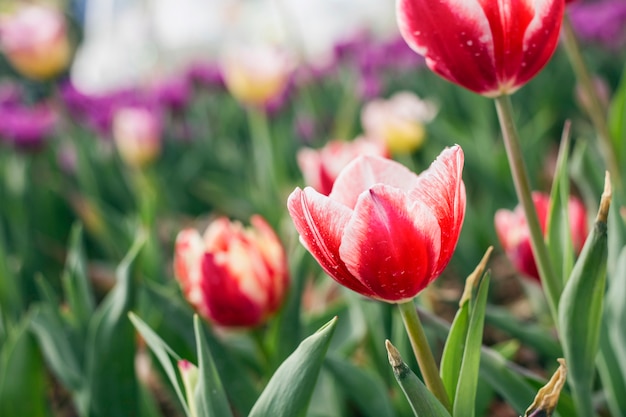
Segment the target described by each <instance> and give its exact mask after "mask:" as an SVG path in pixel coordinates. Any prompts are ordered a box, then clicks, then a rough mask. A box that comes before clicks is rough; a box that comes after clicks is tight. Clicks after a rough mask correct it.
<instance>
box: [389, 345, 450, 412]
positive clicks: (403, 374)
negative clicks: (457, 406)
mask: <svg viewBox="0 0 626 417" xmlns="http://www.w3.org/2000/svg"><path fill="white" fill-rule="evenodd" d="M385 345H386V346H387V352H388V354H389V363H390V364H391V367H392V368H393V374H394V375H395V377H396V380H397V381H398V384H400V388H402V391H403V392H404V395H405V396H406V398H407V400H408V401H409V403H410V404H411V409H412V410H413V414H414V415H415V416H416V417H450V413H448V410H446V408H445V407H444V406H443V404H441V403H440V402H439V400H438V399H437V398H436V397H435V396H434V395H433V394H432V393H431V392H430V391H429V390H428V388H426V385H424V383H423V382H422V381H421V380H420V379H419V378H418V377H417V375H415V374H414V373H413V371H411V369H410V368H409V367H408V366H407V364H406V363H404V361H403V360H402V357H401V356H400V352H398V350H397V349H396V348H395V347H394V346H393V345H392V344H391V342H390V341H389V340H387V341H385Z"/></svg>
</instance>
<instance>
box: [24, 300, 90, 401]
mask: <svg viewBox="0 0 626 417" xmlns="http://www.w3.org/2000/svg"><path fill="white" fill-rule="evenodd" d="M30 328H31V331H32V332H33V334H34V335H35V337H36V338H37V341H38V343H39V347H40V349H41V352H42V354H43V356H44V357H45V359H46V362H47V363H48V366H50V368H51V369H52V371H53V372H54V374H55V375H56V377H57V378H58V379H59V381H61V383H62V384H63V385H64V386H65V388H67V389H68V390H70V391H74V392H78V391H80V390H82V389H83V388H85V375H84V371H83V369H81V366H80V363H81V359H82V358H79V357H77V354H78V350H77V349H76V348H75V346H73V345H72V343H71V341H70V338H69V337H68V331H67V328H66V327H65V326H64V325H63V322H62V319H61V317H60V315H59V313H58V311H57V309H56V308H55V307H53V306H52V305H50V304H43V305H40V306H37V307H36V308H34V309H33V318H32V320H31V322H30Z"/></svg>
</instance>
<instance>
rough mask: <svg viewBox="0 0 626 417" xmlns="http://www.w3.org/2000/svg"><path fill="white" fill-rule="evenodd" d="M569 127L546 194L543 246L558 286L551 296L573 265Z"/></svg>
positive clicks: (557, 291) (559, 289) (558, 289)
mask: <svg viewBox="0 0 626 417" xmlns="http://www.w3.org/2000/svg"><path fill="white" fill-rule="evenodd" d="M569 131H570V123H569V122H567V123H566V125H565V127H564V129H563V135H562V137H561V146H560V148H559V156H558V159H557V163H556V170H555V173H554V182H553V183H552V191H551V192H550V207H549V209H548V218H547V224H546V245H547V247H548V252H549V254H550V259H551V260H552V265H553V267H554V269H555V271H554V272H555V273H556V276H557V277H559V278H560V281H559V282H556V283H554V289H553V291H555V294H561V293H562V292H563V285H564V283H565V282H566V281H567V278H568V277H569V275H570V273H571V271H572V268H573V265H574V247H573V244H572V234H571V231H570V230H571V227H570V218H569V175H568V156H569V148H570V147H569V144H570V134H569Z"/></svg>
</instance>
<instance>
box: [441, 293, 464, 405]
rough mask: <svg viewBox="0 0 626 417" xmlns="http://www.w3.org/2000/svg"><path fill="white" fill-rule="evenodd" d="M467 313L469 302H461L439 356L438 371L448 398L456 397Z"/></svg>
mask: <svg viewBox="0 0 626 417" xmlns="http://www.w3.org/2000/svg"><path fill="white" fill-rule="evenodd" d="M469 314H470V306H469V303H468V302H466V303H463V305H462V306H461V307H460V308H459V309H458V310H457V312H456V315H455V316H454V320H453V321H452V325H451V327H450V333H448V338H447V339H446V344H445V346H444V349H443V354H442V356H441V366H440V370H439V372H440V374H441V380H442V381H443V385H444V387H446V392H447V393H448V397H450V398H455V397H456V390H457V385H458V383H459V374H460V373H461V364H462V362H463V351H464V350H465V341H466V339H467V331H468V328H469Z"/></svg>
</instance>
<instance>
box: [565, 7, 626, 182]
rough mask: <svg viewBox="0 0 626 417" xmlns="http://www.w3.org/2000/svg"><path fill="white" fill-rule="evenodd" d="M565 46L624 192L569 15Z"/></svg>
mask: <svg viewBox="0 0 626 417" xmlns="http://www.w3.org/2000/svg"><path fill="white" fill-rule="evenodd" d="M562 35H563V46H564V48H565V52H566V53H567V56H568V58H569V60H570V63H571V65H572V69H573V70H574V74H575V75H576V79H577V81H578V84H579V85H580V87H581V88H582V89H583V92H584V94H585V96H586V98H587V99H588V100H589V108H588V109H586V110H587V111H588V113H589V118H590V119H591V123H592V124H593V127H594V129H595V130H596V133H597V134H598V140H599V145H600V151H601V152H602V157H603V158H604V163H605V164H606V166H607V169H608V170H609V172H610V173H611V181H613V183H614V185H615V188H617V189H618V190H620V191H622V176H621V173H620V171H621V169H620V164H619V161H618V159H617V156H616V155H617V154H616V152H615V148H614V146H613V141H612V140H611V134H610V133H609V128H608V125H607V120H606V111H605V109H604V108H603V107H604V106H603V105H602V102H601V101H600V97H599V96H598V91H597V90H596V88H595V85H594V83H593V79H592V77H591V73H590V71H589V69H588V68H587V65H586V64H585V60H584V58H583V56H582V53H581V51H580V47H579V45H578V41H577V40H576V34H575V33H574V30H573V28H572V23H571V21H570V19H569V16H568V15H567V13H566V14H565V16H564V18H563V30H562Z"/></svg>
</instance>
